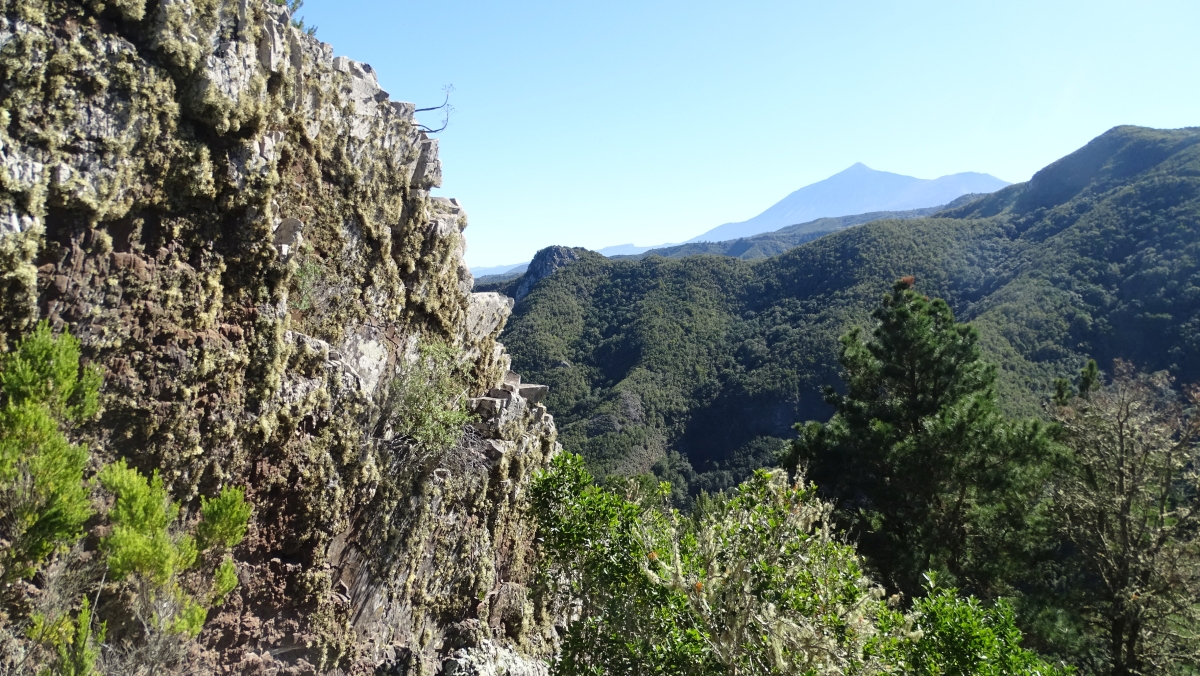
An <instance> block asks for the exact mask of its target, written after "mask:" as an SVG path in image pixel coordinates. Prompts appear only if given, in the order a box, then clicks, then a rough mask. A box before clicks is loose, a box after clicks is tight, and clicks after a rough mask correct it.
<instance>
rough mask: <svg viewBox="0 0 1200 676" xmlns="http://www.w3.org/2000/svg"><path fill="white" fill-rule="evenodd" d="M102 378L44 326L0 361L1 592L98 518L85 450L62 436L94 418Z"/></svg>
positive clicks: (70, 343) (65, 339)
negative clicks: (91, 496) (86, 480)
mask: <svg viewBox="0 0 1200 676" xmlns="http://www.w3.org/2000/svg"><path fill="white" fill-rule="evenodd" d="M99 385H100V375H99V372H98V371H97V370H95V369H94V368H85V369H82V370H81V369H80V366H79V342H78V341H77V340H75V339H74V338H72V337H71V336H70V335H69V334H66V333H63V334H62V335H60V336H57V337H56V336H54V335H53V334H52V333H51V332H50V328H49V325H48V324H46V322H42V323H40V324H38V326H37V328H36V329H35V330H34V331H33V333H31V334H30V335H28V336H26V337H25V338H24V339H23V340H21V341H20V342H19V343H18V344H17V346H16V348H15V349H14V350H13V351H12V352H9V353H7V354H0V541H3V542H4V546H3V547H0V588H7V587H8V584H9V583H11V582H12V581H13V580H15V579H17V578H21V577H28V576H30V575H32V574H33V572H34V571H35V570H36V568H37V566H38V565H39V564H40V563H41V562H42V561H44V560H45V559H46V557H47V556H49V555H50V554H51V553H52V552H54V551H55V550H56V549H59V548H62V547H65V546H67V545H69V544H70V543H72V542H74V541H75V540H76V539H78V537H79V536H80V534H81V533H82V529H83V524H84V522H85V521H87V519H88V518H89V517H90V516H91V515H92V507H91V503H90V501H89V499H88V490H87V487H86V486H85V485H84V483H83V471H84V469H85V468H86V466H87V463H88V452H87V449H85V448H83V447H82V446H78V445H74V444H71V443H70V442H69V441H68V440H67V437H66V435H65V434H64V433H63V431H62V428H63V426H64V425H66V424H67V423H70V422H80V421H83V420H86V419H87V418H90V417H91V416H93V415H95V413H96V410H97V408H98V407H97V397H98V395H97V391H98V389H99Z"/></svg>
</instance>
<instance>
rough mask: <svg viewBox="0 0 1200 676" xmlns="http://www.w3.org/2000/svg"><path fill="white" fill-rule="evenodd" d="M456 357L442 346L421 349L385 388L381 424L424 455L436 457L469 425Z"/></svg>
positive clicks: (449, 347) (431, 345) (445, 346)
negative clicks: (409, 442)
mask: <svg viewBox="0 0 1200 676" xmlns="http://www.w3.org/2000/svg"><path fill="white" fill-rule="evenodd" d="M457 355H458V353H457V352H456V351H455V350H454V349H453V348H452V347H451V346H449V345H447V344H445V343H438V342H429V343H425V344H423V345H422V346H421V349H420V353H419V355H418V357H417V359H416V361H414V362H412V363H402V364H401V365H400V369H399V372H398V373H397V374H396V377H395V378H393V379H392V382H391V384H390V385H389V387H388V393H387V401H386V405H385V416H384V419H383V421H382V422H383V423H384V424H385V425H389V426H390V427H391V432H392V434H393V435H395V436H397V437H399V438H402V439H406V440H409V441H411V442H412V443H414V444H416V446H418V447H419V448H420V449H421V450H422V451H423V452H424V453H425V454H427V455H430V456H439V455H441V454H442V453H444V452H445V451H447V450H449V449H450V448H452V447H453V446H454V445H455V444H457V443H458V441H459V439H460V438H461V437H462V433H463V427H464V426H465V425H466V424H467V423H468V422H470V421H471V415H470V414H469V413H468V412H467V410H466V381H465V379H464V378H463V377H462V375H461V374H459V373H458V372H457V370H456V366H457Z"/></svg>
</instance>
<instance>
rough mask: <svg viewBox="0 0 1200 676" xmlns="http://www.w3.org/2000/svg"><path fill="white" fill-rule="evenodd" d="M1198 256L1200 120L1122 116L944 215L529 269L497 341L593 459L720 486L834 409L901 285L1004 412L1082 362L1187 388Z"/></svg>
mask: <svg viewBox="0 0 1200 676" xmlns="http://www.w3.org/2000/svg"><path fill="white" fill-rule="evenodd" d="M1198 262H1200V129H1180V130H1167V131H1162V130H1153V129H1141V128H1136V127H1119V128H1116V129H1113V130H1111V131H1109V132H1107V133H1106V134H1104V135H1103V136H1101V137H1099V138H1097V139H1096V140H1095V141H1093V142H1092V143H1090V144H1088V146H1086V147H1085V148H1083V149H1081V150H1080V151H1078V152H1076V153H1073V154H1072V155H1070V156H1068V157H1066V158H1063V159H1062V160H1060V161H1058V162H1056V163H1054V164H1052V165H1050V166H1049V167H1047V168H1046V169H1044V170H1043V171H1041V172H1039V173H1038V174H1037V175H1036V176H1035V177H1034V179H1033V180H1031V181H1030V182H1029V183H1027V184H1022V185H1016V186H1012V187H1010V188H1007V189H1005V190H1003V191H1001V192H1000V193H997V194H995V195H992V196H990V197H986V198H983V199H982V200H977V201H973V202H971V203H970V204H967V205H964V206H961V207H957V208H954V209H951V210H948V211H946V212H943V213H941V214H939V216H938V217H936V218H918V219H911V220H902V221H900V220H884V221H876V222H872V223H867V224H864V225H860V226H858V227H854V228H850V229H847V230H844V231H841V232H837V233H834V234H831V235H829V236H826V237H822V238H820V239H818V240H816V241H814V242H810V243H808V244H805V245H802V246H799V247H796V248H794V249H792V250H790V251H788V252H786V253H784V254H782V255H779V256H776V257H773V258H768V259H765V260H761V261H757V262H745V261H741V260H737V259H734V258H730V257H723V256H722V257H717V256H691V257H685V258H677V259H675V258H663V257H659V256H650V257H646V258H643V259H640V260H618V261H614V260H607V259H604V258H602V257H600V256H585V257H583V258H581V259H580V260H578V261H576V262H574V263H572V264H571V265H569V266H566V267H564V268H562V269H560V270H558V271H557V272H556V273H555V274H553V275H551V276H550V277H548V278H546V279H544V280H542V282H541V283H540V284H539V285H538V286H537V287H535V288H534V289H533V290H532V292H531V293H530V294H529V296H528V298H526V300H525V301H524V302H523V303H522V304H521V305H519V306H517V308H516V310H515V312H514V315H513V319H512V320H511V321H510V323H509V325H508V328H507V329H506V331H505V333H504V336H503V338H504V341H505V343H506V344H507V345H508V346H509V348H510V350H511V351H512V354H513V355H514V363H515V364H517V365H518V367H519V368H520V369H521V370H522V371H523V372H526V373H528V374H530V377H532V378H535V379H537V380H539V381H540V382H547V383H549V384H551V385H552V388H551V395H550V399H549V406H550V409H551V410H552V411H553V412H554V413H555V414H556V415H557V421H558V423H559V425H560V430H561V434H562V437H561V438H562V439H563V441H564V443H565V445H566V446H567V447H568V448H569V449H571V450H575V451H580V452H583V453H584V454H585V456H586V457H587V458H588V460H589V462H591V464H592V466H593V467H594V468H595V469H596V470H597V471H599V472H601V473H614V472H615V473H638V472H644V471H654V472H655V473H656V474H658V475H659V476H662V477H664V478H669V479H671V480H672V481H673V482H675V483H677V484H684V485H687V486H689V487H690V488H691V489H692V490H698V489H701V488H703V489H709V490H712V489H719V488H722V487H727V486H730V485H732V483H733V482H734V481H736V480H737V479H739V478H740V477H741V476H743V475H744V474H745V473H746V472H747V471H749V470H750V469H752V468H753V467H755V466H758V465H761V464H764V463H769V462H770V461H771V459H772V456H773V453H774V451H775V450H776V449H777V448H778V446H779V444H780V443H781V441H782V439H784V438H787V437H789V436H790V435H791V432H790V429H789V428H790V425H791V424H792V423H793V422H795V421H798V420H805V419H824V418H825V417H826V416H827V415H828V409H827V408H826V407H825V405H824V403H823V402H822V400H821V397H820V394H819V388H820V387H821V386H823V385H826V384H830V383H833V382H836V373H835V364H836V362H835V360H834V355H835V354H836V345H837V339H838V337H839V336H840V335H841V334H842V333H843V332H844V331H846V330H847V329H848V328H849V327H850V326H852V325H854V324H862V323H863V322H865V321H866V319H867V317H868V314H869V312H870V310H871V308H872V307H873V306H874V305H875V304H876V303H877V302H878V299H879V297H880V296H881V295H882V294H883V293H884V292H885V291H886V290H887V289H888V288H889V286H890V285H891V283H892V282H893V281H895V279H897V278H899V277H901V276H904V275H909V274H912V275H915V276H916V278H917V286H918V288H919V289H921V290H923V291H924V292H926V293H928V294H929V295H936V296H941V297H944V298H946V299H947V300H948V301H949V302H950V303H951V306H952V307H953V308H954V309H955V311H956V313H957V314H958V316H959V318H960V319H963V320H969V321H972V322H973V323H974V324H975V326H976V327H978V329H979V330H980V332H981V334H982V340H981V342H982V345H983V347H984V349H985V350H986V352H987V354H988V356H989V358H990V359H991V360H993V361H995V362H997V363H998V364H999V365H1000V366H1001V371H1000V383H999V387H1000V391H1001V395H1002V397H1003V400H1004V403H1005V405H1006V406H1007V407H1008V409H1009V410H1010V411H1013V412H1017V413H1022V414H1037V413H1038V412H1039V411H1040V403H1041V401H1042V400H1043V397H1044V393H1045V392H1046V390H1047V388H1048V387H1049V385H1050V383H1051V382H1052V380H1053V379H1054V378H1055V377H1057V376H1062V375H1068V374H1071V373H1073V372H1074V371H1075V370H1076V369H1077V368H1078V367H1079V366H1080V365H1081V364H1082V362H1083V361H1084V359H1086V358H1087V357H1095V358H1097V359H1098V360H1099V361H1100V363H1101V364H1102V366H1104V367H1107V366H1108V365H1110V364H1111V360H1112V359H1113V358H1115V357H1121V358H1125V359H1130V360H1132V361H1134V362H1135V363H1136V364H1137V365H1138V366H1140V367H1142V368H1145V369H1150V370H1158V369H1169V370H1171V371H1172V372H1173V373H1174V374H1175V375H1176V376H1177V377H1178V378H1179V379H1180V380H1181V381H1182V382H1194V381H1196V380H1200V338H1197V336H1200V267H1198V264H1200V263H1198Z"/></svg>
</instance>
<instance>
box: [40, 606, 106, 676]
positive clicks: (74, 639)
mask: <svg viewBox="0 0 1200 676" xmlns="http://www.w3.org/2000/svg"><path fill="white" fill-rule="evenodd" d="M92 616H93V612H92V608H91V604H90V603H89V602H88V599H87V597H86V596H85V597H83V599H82V601H81V603H80V608H79V613H78V614H77V615H76V616H75V617H74V618H72V617H71V616H70V615H68V614H66V613H64V614H62V615H60V616H58V617H56V618H54V619H48V618H47V617H46V616H44V615H41V614H35V615H34V616H33V623H32V625H31V626H30V627H29V631H28V632H27V633H28V636H29V638H30V639H32V640H33V641H35V642H36V643H39V644H41V645H42V646H44V647H45V648H47V649H49V651H50V653H51V654H52V658H51V661H50V663H49V665H48V666H47V667H46V669H45V670H44V671H43V672H42V673H43V674H53V675H54V676H92V674H98V673H99V672H98V671H97V669H96V659H97V658H98V657H99V656H100V645H101V644H103V643H104V636H105V634H106V633H107V624H106V623H104V622H96V621H95V619H94V618H93V617H92Z"/></svg>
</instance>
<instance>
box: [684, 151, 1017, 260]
mask: <svg viewBox="0 0 1200 676" xmlns="http://www.w3.org/2000/svg"><path fill="white" fill-rule="evenodd" d="M1007 185H1008V183H1006V182H1004V181H1001V180H1000V179H998V178H996V177H995V176H990V175H988V174H980V173H975V172H964V173H961V174H951V175H949V176H942V177H940V178H935V179H932V180H930V179H920V178H913V177H912V176H903V175H901V174H893V173H890V172H886V171H876V170H874V169H871V168H870V167H868V166H866V165H865V164H862V163H861V162H860V163H857V164H855V165H854V166H852V167H850V168H849V169H846V170H845V171H841V172H839V173H837V174H834V175H833V176H830V177H829V178H827V179H825V180H823V181H818V182H816V183H813V184H812V185H807V186H805V187H803V188H800V189H799V190H797V191H795V192H793V193H792V194H790V195H788V196H787V197H785V198H783V199H782V200H780V201H779V202H777V203H775V204H774V205H772V206H771V207H770V208H769V209H767V210H766V211H764V212H762V213H761V214H759V215H757V216H755V217H754V218H751V219H749V220H746V221H741V222H739V223H726V224H724V225H721V226H718V227H716V228H713V229H712V230H709V231H708V232H705V233H704V234H702V235H700V236H698V237H693V238H692V239H690V240H688V242H717V241H722V240H730V239H737V238H739V237H749V236H750V235H756V234H758V233H762V232H769V231H771V230H777V229H779V228H782V227H785V226H789V225H794V224H796V223H805V222H807V221H812V220H815V219H819V218H827V217H836V216H845V215H849V214H864V213H868V212H873V211H905V210H909V209H921V208H927V207H932V206H936V205H939V204H947V203H949V202H951V201H953V200H954V199H956V198H958V197H961V196H962V195H966V194H968V193H990V192H995V191H996V190H999V189H1001V188H1003V187H1005V186H1007Z"/></svg>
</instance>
